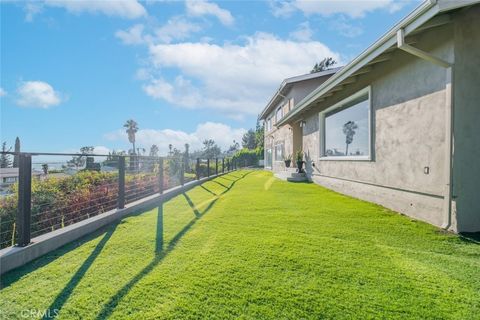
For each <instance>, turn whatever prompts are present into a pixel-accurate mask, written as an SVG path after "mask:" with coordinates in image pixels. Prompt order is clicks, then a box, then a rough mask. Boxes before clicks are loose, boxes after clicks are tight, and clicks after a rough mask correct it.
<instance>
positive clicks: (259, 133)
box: [255, 121, 265, 149]
mask: <svg viewBox="0 0 480 320" xmlns="http://www.w3.org/2000/svg"><path fill="white" fill-rule="evenodd" d="M264 141H265V128H264V124H263V123H262V125H260V122H259V121H257V127H256V129H255V144H256V146H255V147H256V148H262V149H263V143H264Z"/></svg>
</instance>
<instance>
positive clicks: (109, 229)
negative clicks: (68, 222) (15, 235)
mask: <svg viewBox="0 0 480 320" xmlns="http://www.w3.org/2000/svg"><path fill="white" fill-rule="evenodd" d="M137 214H138V213H133V214H132V215H137ZM122 223H123V221H117V222H116V223H114V224H111V225H108V226H104V227H102V228H100V229H98V230H96V231H94V232H92V233H91V234H89V235H86V236H85V237H82V238H80V239H78V240H75V241H73V242H71V243H68V244H66V245H64V246H62V247H60V248H58V249H56V250H54V251H52V252H49V253H47V254H46V255H44V256H42V257H39V258H37V259H35V260H33V261H32V262H29V263H27V264H26V265H24V266H21V267H19V268H17V269H14V270H12V271H9V272H7V273H5V274H4V275H2V276H1V277H0V278H1V286H0V288H1V289H3V288H6V287H8V286H10V285H12V284H13V283H15V282H16V281H17V280H19V279H20V278H22V277H23V276H25V275H26V274H29V273H31V272H34V271H35V270H37V269H40V268H42V267H44V266H46V265H48V264H49V263H52V262H53V261H55V260H56V259H58V258H60V257H61V256H63V255H65V254H67V253H69V252H71V251H72V250H75V249H76V248H78V247H80V246H82V245H84V244H85V243H87V242H89V241H92V240H94V239H95V238H97V237H98V236H101V235H102V234H104V238H103V239H102V240H101V242H102V241H103V240H104V239H105V237H106V236H107V235H108V238H107V239H106V241H108V239H110V237H111V236H112V234H113V232H114V231H115V229H116V228H117V226H118V225H119V224H122ZM106 241H105V243H106ZM101 242H100V243H99V244H98V245H97V247H98V246H99V245H100V244H101ZM103 246H104V244H103V245H102V247H103ZM96 249H97V248H96ZM96 249H94V251H95V250H96ZM98 253H99V252H98ZM92 254H93V251H92ZM92 254H91V255H92ZM97 255H98V254H97ZM88 259H89V258H87V260H88Z"/></svg>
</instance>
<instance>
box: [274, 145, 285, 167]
mask: <svg viewBox="0 0 480 320" xmlns="http://www.w3.org/2000/svg"><path fill="white" fill-rule="evenodd" d="M280 145H281V146H282V158H283V159H281V160H278V159H277V146H280ZM273 155H274V156H275V160H274V161H275V162H283V161H285V141H278V142H275V144H274V145H273ZM272 163H273V162H272Z"/></svg>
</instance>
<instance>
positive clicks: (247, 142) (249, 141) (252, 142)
mask: <svg viewBox="0 0 480 320" xmlns="http://www.w3.org/2000/svg"><path fill="white" fill-rule="evenodd" d="M256 146H257V143H256V135H255V131H253V129H249V130H248V131H247V132H245V133H244V134H243V137H242V147H244V148H245V149H249V150H253V149H255V148H256Z"/></svg>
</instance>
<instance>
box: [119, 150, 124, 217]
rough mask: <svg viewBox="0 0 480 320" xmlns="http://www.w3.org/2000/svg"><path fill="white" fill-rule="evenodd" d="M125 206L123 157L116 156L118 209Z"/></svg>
mask: <svg viewBox="0 0 480 320" xmlns="http://www.w3.org/2000/svg"><path fill="white" fill-rule="evenodd" d="M123 208H125V157H124V156H120V157H118V209H123Z"/></svg>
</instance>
